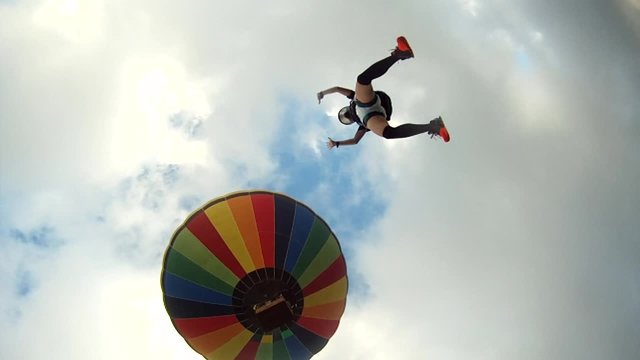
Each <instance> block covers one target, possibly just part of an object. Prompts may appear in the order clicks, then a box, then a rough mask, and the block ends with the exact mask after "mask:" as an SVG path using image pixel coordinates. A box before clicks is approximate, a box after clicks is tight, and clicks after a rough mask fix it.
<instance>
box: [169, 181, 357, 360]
mask: <svg viewBox="0 0 640 360" xmlns="http://www.w3.org/2000/svg"><path fill="white" fill-rule="evenodd" d="M161 282H162V291H163V293H164V304H165V307H166V309H167V312H168V313H169V316H170V317H171V321H172V322H173V325H174V326H175V328H176V330H177V331H178V332H179V333H180V335H182V337H184V339H185V340H186V341H187V343H189V345H190V346H191V347H192V348H193V349H194V350H195V351H197V352H198V353H200V354H202V355H203V356H204V357H205V358H207V359H308V358H311V357H312V356H313V355H314V354H316V353H317V352H318V351H320V350H321V349H322V348H323V347H324V346H325V345H326V344H327V342H328V341H329V338H331V336H332V335H333V334H334V333H335V331H336V329H337V328H338V323H339V322H340V317H341V316H342V313H343V312H344V308H345V302H346V296H347V288H348V283H347V269H346V264H345V260H344V257H343V255H342V251H341V249H340V244H339V243H338V240H337V239H336V237H335V235H334V234H333V232H332V231H331V229H330V228H329V226H327V223H326V222H325V221H324V220H322V219H321V218H320V217H319V216H318V215H317V214H316V213H315V212H313V210H311V209H310V208H309V207H307V206H306V205H304V204H302V203H300V202H298V201H296V200H294V199H292V198H290V197H288V196H285V195H282V194H276V193H272V192H267V191H245V192H238V193H232V194H228V195H226V196H223V197H221V198H218V199H215V200H213V201H211V202H209V203H208V204H206V205H205V206H204V207H202V208H200V209H198V210H197V211H195V212H194V213H193V214H191V216H190V217H189V218H188V219H187V220H186V221H185V222H184V224H182V225H181V226H180V227H179V228H178V229H177V230H176V232H175V233H174V235H173V237H172V238H171V244H170V245H169V247H168V248H167V251H166V253H165V256H164V264H163V270H162V275H161Z"/></svg>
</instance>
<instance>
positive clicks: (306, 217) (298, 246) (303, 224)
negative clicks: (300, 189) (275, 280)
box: [284, 204, 315, 272]
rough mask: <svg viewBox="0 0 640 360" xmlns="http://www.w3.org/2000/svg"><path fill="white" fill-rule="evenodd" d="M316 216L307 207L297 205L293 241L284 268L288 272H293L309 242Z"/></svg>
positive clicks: (292, 232)
mask: <svg viewBox="0 0 640 360" xmlns="http://www.w3.org/2000/svg"><path fill="white" fill-rule="evenodd" d="M314 219H315V215H314V214H313V213H312V212H311V211H310V210H309V209H308V208H307V207H306V206H302V205H300V204H296V212H295V218H294V223H293V229H292V230H291V240H290V241H289V249H288V251H287V259H286V261H285V265H284V268H285V270H287V271H288V272H292V271H293V267H294V266H295V265H296V262H297V261H298V258H299V257H300V254H301V253H302V249H303V248H304V245H305V244H306V242H307V238H308V237H309V233H310V232H311V226H312V225H313V221H314Z"/></svg>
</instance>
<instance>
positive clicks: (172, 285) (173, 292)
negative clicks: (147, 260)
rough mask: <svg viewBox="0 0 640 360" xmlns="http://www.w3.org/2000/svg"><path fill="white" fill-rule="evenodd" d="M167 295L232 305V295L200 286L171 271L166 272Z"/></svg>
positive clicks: (165, 289)
mask: <svg viewBox="0 0 640 360" xmlns="http://www.w3.org/2000/svg"><path fill="white" fill-rule="evenodd" d="M163 282H164V292H165V294H166V295H168V296H171V297H174V298H179V299H185V300H192V301H197V302H202V303H208V304H220V305H231V301H232V300H231V296H229V295H225V294H222V293H219V292H216V291H213V290H211V289H207V288H205V287H202V286H199V285H197V284H195V283H192V282H190V281H188V280H185V279H183V278H181V277H179V276H176V275H174V274H171V273H169V272H165V273H164V278H163Z"/></svg>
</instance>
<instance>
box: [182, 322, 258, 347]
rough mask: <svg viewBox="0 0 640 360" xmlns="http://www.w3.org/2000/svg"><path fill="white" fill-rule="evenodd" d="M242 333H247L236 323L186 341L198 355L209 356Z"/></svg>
mask: <svg viewBox="0 0 640 360" xmlns="http://www.w3.org/2000/svg"><path fill="white" fill-rule="evenodd" d="M243 331H247V330H246V328H245V327H244V326H243V325H242V324H240V323H239V322H236V323H234V324H232V325H229V326H227V327H224V328H222V329H219V330H216V331H212V332H210V333H208V334H204V335H201V336H198V337H195V338H191V339H186V340H187V342H189V345H191V347H193V348H194V349H195V350H196V351H197V352H199V353H200V354H210V353H212V352H214V351H216V350H217V349H218V348H220V347H221V346H223V345H224V344H225V343H226V342H228V341H229V340H231V339H233V338H234V337H236V336H237V335H238V334H240V333H241V332H243Z"/></svg>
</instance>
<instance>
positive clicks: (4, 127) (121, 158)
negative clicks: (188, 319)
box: [0, 0, 640, 360]
mask: <svg viewBox="0 0 640 360" xmlns="http://www.w3.org/2000/svg"><path fill="white" fill-rule="evenodd" d="M0 24H2V25H0V52H1V53H2V56H0V358H2V359H38V358H45V357H46V358H52V359H68V360H75V359H114V358H119V359H152V358H153V359H163V360H164V359H166V360H169V359H201V358H202V357H201V356H200V355H198V354H197V353H195V352H193V350H191V348H190V347H189V346H188V345H187V344H186V342H185V341H184V340H183V339H182V338H181V337H180V336H179V335H178V334H177V333H176V332H175V330H174V328H173V326H172V324H171V322H170V320H169V317H168V315H167V314H166V311H165V309H164V306H163V303H162V293H161V289H160V273H161V269H162V256H163V253H164V250H165V248H166V246H167V245H168V243H169V240H170V238H171V234H172V233H173V230H174V229H175V228H176V227H177V226H178V225H179V224H180V223H181V222H182V221H183V220H184V218H185V217H186V216H187V215H188V214H189V213H190V212H191V211H193V210H195V209H197V208H198V207H199V206H202V205H203V204H204V203H205V202H207V201H208V200H210V199H213V198H216V197H218V196H221V195H224V194H225V193H228V192H231V191H236V190H243V189H267V190H272V191H278V192H283V193H286V194H289V195H290V196H293V197H294V198H296V199H298V200H300V201H303V202H304V203H306V204H307V205H309V206H310V207H311V208H313V209H314V210H315V211H316V212H317V213H318V214H319V215H320V216H321V217H323V218H324V219H325V220H326V221H327V222H328V224H329V225H330V226H331V227H332V229H333V230H334V232H335V233H336V235H337V237H338V239H339V240H340V243H341V245H342V248H343V251H344V253H345V255H346V258H347V267H348V274H349V279H350V282H349V296H348V300H347V308H346V311H345V314H344V315H343V317H342V320H341V324H340V327H339V328H338V331H337V332H336V334H335V335H334V336H333V338H332V339H331V340H330V341H329V343H328V345H327V346H326V348H325V349H323V350H322V351H321V352H320V353H319V354H318V355H317V356H316V357H315V358H317V359H348V360H350V359H353V360H356V359H391V358H393V359H438V360H440V359H441V360H456V359H470V358H473V359H522V360H537V359H594V360H595V359H629V360H632V359H637V356H638V354H639V353H640V221H639V220H640V218H639V216H640V215H639V214H640V185H639V184H640V157H639V156H638V154H640V142H639V141H638V140H640V102H638V100H637V99H639V98H640V67H638V66H637V63H638V59H640V1H638V0H610V1H600V0H580V1H578V0H565V1H546V0H545V1H525V0H511V1H504V0H486V1H483V0H448V1H445V0H433V1H422V0H415V1H409V0H406V1H403V2H396V3H394V4H393V5H391V3H390V2H388V1H366V2H365V1H351V2H344V1H337V0H324V1H308V2H300V1H293V0H276V1H271V2H268V3H265V2H257V1H256V2H252V1H244V2H230V1H229V2H221V1H204V0H202V1H197V0H187V1H181V2H176V1H162V0H160V1H159V0H154V1H150V0H136V1H121V0H110V1H103V0H85V1H80V0H46V1H41V0H24V1H21V0H4V1H0ZM398 35H404V36H406V37H407V38H408V39H409V41H410V43H411V44H412V47H413V49H414V52H415V58H414V59H411V60H406V61H402V62H400V63H398V64H396V65H395V66H394V67H393V68H392V69H390V70H389V72H388V73H387V74H386V75H385V76H384V77H382V78H380V79H377V80H375V81H374V83H373V85H374V87H375V88H376V89H380V90H384V91H385V92H387V93H388V94H389V95H390V96H391V98H392V99H393V104H394V114H393V120H392V124H396V125H397V124H401V123H405V122H413V123H425V122H427V121H429V120H430V119H432V118H434V117H436V116H438V115H442V117H443V119H444V120H445V122H446V124H447V127H448V128H449V131H450V133H451V136H452V140H451V142H449V143H444V142H442V140H437V139H430V138H429V137H428V136H426V135H422V136H416V137H413V138H410V139H403V140H385V139H382V138H379V137H376V136H375V135H373V134H368V135H367V136H365V138H364V139H363V140H362V141H361V142H360V144H358V145H357V146H353V147H346V146H345V147H340V148H339V149H333V150H328V149H326V147H325V145H324V143H325V141H326V138H327V137H328V136H331V137H332V138H334V139H348V138H350V137H351V136H352V135H353V133H354V132H355V128H353V127H345V126H342V125H340V124H339V123H338V122H337V121H336V117H335V114H336V112H337V110H338V109H339V108H340V107H342V106H344V105H346V102H345V98H344V97H341V96H340V95H331V96H327V97H326V98H325V100H323V102H322V104H318V103H317V100H316V98H315V94H316V92H318V91H320V90H323V89H325V88H328V87H332V86H335V85H339V86H343V87H353V86H354V83H355V78H356V77H357V75H358V74H359V73H360V72H361V71H363V70H364V69H365V68H366V67H368V66H369V65H370V64H372V63H373V62H374V61H377V60H379V59H381V58H383V57H385V56H386V55H387V54H388V50H389V49H392V48H393V47H394V45H395V38H396V37H397V36H398Z"/></svg>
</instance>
